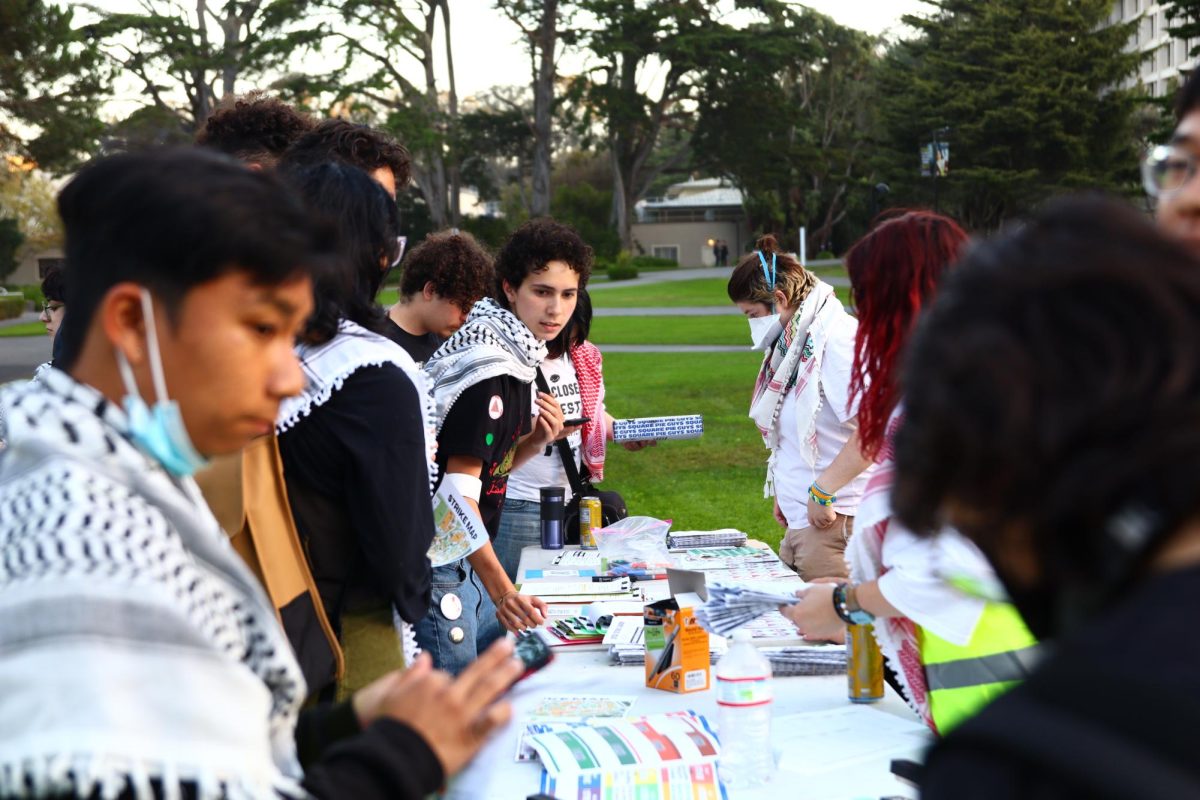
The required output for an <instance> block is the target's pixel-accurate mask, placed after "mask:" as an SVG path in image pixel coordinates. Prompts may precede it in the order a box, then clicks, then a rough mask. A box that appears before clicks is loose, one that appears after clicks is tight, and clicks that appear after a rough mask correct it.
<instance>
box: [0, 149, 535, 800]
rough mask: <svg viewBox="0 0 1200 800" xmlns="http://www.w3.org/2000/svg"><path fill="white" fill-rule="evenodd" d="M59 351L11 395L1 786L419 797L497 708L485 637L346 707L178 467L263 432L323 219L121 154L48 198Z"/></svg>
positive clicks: (164, 160) (1, 636) (273, 410)
mask: <svg viewBox="0 0 1200 800" xmlns="http://www.w3.org/2000/svg"><path fill="white" fill-rule="evenodd" d="M59 211H60V213H61V216H62V219H63V223H64V228H65V231H66V248H65V250H66V263H67V286H68V289H67V291H68V300H69V303H70V306H71V322H70V323H69V324H68V325H67V326H66V327H65V329H64V333H65V334H66V339H65V342H64V351H63V362H62V364H61V365H58V366H56V367H55V368H52V369H51V370H50V371H49V374H48V375H47V376H46V378H45V380H44V381H42V382H41V383H40V384H35V383H29V384H25V385H23V386H13V387H9V388H6V389H5V390H3V391H2V392H0V406H3V408H4V409H5V411H6V412H7V417H8V420H9V426H10V429H9V430H10V442H9V449H8V450H7V451H6V452H5V454H4V457H3V458H2V459H0V685H3V686H4V687H6V688H5V691H3V692H0V730H2V731H3V732H4V735H3V739H2V741H0V795H4V796H22V797H55V798H59V797H71V798H83V797H98V796H103V797H114V798H137V800H143V799H146V798H156V797H243V798H254V799H255V800H258V799H259V798H261V799H262V800H267V799H268V798H277V797H281V796H284V797H303V796H315V797H318V798H330V797H355V798H384V797H386V798H393V799H394V798H412V799H414V800H415V798H421V797H425V796H426V795H428V794H429V793H430V792H432V791H434V790H435V789H437V788H438V787H439V786H440V785H442V783H443V782H444V780H445V777H446V776H447V775H450V774H452V773H454V772H456V771H457V770H458V769H460V768H461V767H462V766H463V765H464V764H465V762H466V761H467V760H468V759H469V758H470V757H471V755H472V754H473V753H474V752H475V751H476V750H477V749H478V748H479V747H480V746H481V745H482V742H483V739H484V738H485V737H486V736H487V734H488V733H489V732H490V731H491V730H493V729H495V728H496V727H497V726H498V725H500V724H502V723H503V722H504V721H505V720H506V719H507V717H508V715H509V713H510V712H509V709H508V707H507V705H506V704H504V703H500V704H498V705H492V704H493V702H494V700H495V699H496V698H497V696H498V695H499V693H501V692H502V691H504V690H505V689H506V688H507V687H508V686H509V685H510V684H511V682H512V681H513V680H514V679H515V678H516V677H517V676H518V675H519V674H520V671H521V666H520V663H519V662H517V661H516V660H515V659H513V658H511V657H510V656H511V652H512V651H511V647H510V646H508V645H507V644H505V643H499V644H498V645H497V647H496V648H495V649H494V650H493V651H490V652H489V653H488V654H486V655H485V656H483V657H481V658H480V661H479V663H478V667H477V668H476V669H473V670H471V671H468V672H466V673H464V674H463V675H462V676H461V677H460V679H459V680H458V681H454V682H452V681H451V680H450V679H449V678H448V676H446V675H444V674H442V673H436V672H434V671H432V670H431V669H430V666H429V663H428V659H419V660H418V661H417V663H416V664H415V665H414V666H413V667H412V668H410V669H409V670H408V671H406V672H404V673H400V672H393V673H390V674H389V675H387V676H385V677H384V678H382V679H380V680H379V681H377V682H375V683H374V684H372V685H370V686H368V687H367V688H365V689H364V690H363V691H361V692H359V693H357V694H356V695H355V696H354V697H353V698H352V700H351V701H349V702H347V703H344V704H342V705H339V706H326V707H319V708H317V709H313V710H312V711H309V712H304V713H301V711H300V708H301V704H302V703H303V702H304V699H305V695H306V687H305V682H304V678H303V676H302V674H301V672H300V669H299V666H298V665H297V663H296V660H295V658H294V656H293V654H292V652H291V649H290V647H289V646H288V642H287V639H286V637H285V635H284V632H283V629H282V628H281V626H280V624H279V622H278V621H277V620H276V618H275V609H274V608H273V607H272V605H271V603H270V600H269V599H268V597H267V596H266V594H265V593H264V591H263V589H262V587H261V586H260V585H258V584H257V582H256V581H255V579H254V577H253V575H252V574H251V572H250V571H249V569H248V568H247V567H246V565H245V564H244V563H243V562H242V561H241V560H240V559H239V558H238V556H237V554H236V553H235V552H234V551H233V549H232V547H231V546H230V544H229V541H228V538H227V537H226V535H225V533H224V532H223V531H222V530H221V529H220V527H219V526H218V524H217V522H216V519H215V518H214V517H213V515H212V513H211V512H210V511H209V509H208V507H207V506H206V505H205V504H204V502H203V500H202V498H201V496H200V494H199V490H198V489H197V487H196V483H195V481H194V480H193V479H192V477H191V476H192V474H193V473H194V472H195V470H196V469H197V468H199V467H200V466H201V465H202V464H204V463H205V462H206V460H207V459H208V458H209V457H211V456H215V455H220V454H224V453H232V452H236V451H238V450H239V449H240V448H242V447H244V446H245V445H246V444H247V443H248V442H249V441H250V440H251V439H252V438H254V437H256V436H260V435H262V434H264V433H267V432H268V431H270V430H271V428H272V427H273V425H274V420H275V417H276V414H277V412H278V409H279V405H280V402H281V401H282V400H283V399H284V398H287V397H289V396H291V395H294V394H296V393H298V392H299V391H300V390H301V388H302V387H303V385H304V384H303V381H304V377H303V373H302V372H301V370H300V366H299V364H298V362H297V360H296V355H295V353H294V351H293V342H294V340H295V337H296V335H297V333H298V332H299V330H300V329H301V327H302V326H303V324H304V321H305V319H306V317H307V316H308V314H309V311H310V310H311V309H312V279H311V275H312V274H313V273H314V272H315V271H317V267H318V265H319V264H321V263H322V262H324V260H325V259H326V258H328V257H329V256H330V255H331V252H330V246H329V241H328V238H327V236H325V235H324V234H323V233H322V230H323V229H322V228H321V226H319V225H317V224H315V223H314V220H313V219H311V218H310V217H309V216H308V215H307V214H306V213H305V211H304V210H303V209H302V208H301V207H300V206H299V204H298V202H297V201H296V199H295V198H294V197H293V196H292V194H291V193H290V192H289V191H287V190H286V189H285V188H284V187H283V186H282V185H281V184H280V183H279V182H278V181H277V180H276V179H274V178H272V177H271V176H269V175H266V174H263V173H260V172H253V171H250V170H247V169H245V168H243V167H242V166H240V165H239V164H237V163H236V162H233V161H231V160H228V159H226V158H225V157H223V156H218V155H214V154H209V153H203V152H199V151H165V152H158V153H148V154H126V155H120V156H114V157H112V158H108V159H104V160H101V161H98V162H94V163H92V164H90V165H88V166H86V167H85V168H84V169H83V170H81V171H80V172H79V173H78V174H77V175H76V177H75V178H74V179H73V180H72V181H71V183H70V184H68V185H67V187H66V188H65V189H64V190H63V192H62V194H61V195H60V197H59Z"/></svg>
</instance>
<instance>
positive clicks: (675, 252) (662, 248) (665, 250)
mask: <svg viewBox="0 0 1200 800" xmlns="http://www.w3.org/2000/svg"><path fill="white" fill-rule="evenodd" d="M650 255H652V256H654V257H655V258H669V259H671V260H672V261H674V262H675V263H676V264H678V263H679V245H677V244H656V245H652V246H651V247H650Z"/></svg>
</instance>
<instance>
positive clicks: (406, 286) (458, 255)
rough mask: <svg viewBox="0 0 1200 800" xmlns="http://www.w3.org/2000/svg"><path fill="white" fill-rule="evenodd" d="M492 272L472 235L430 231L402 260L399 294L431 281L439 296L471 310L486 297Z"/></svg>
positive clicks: (486, 254)
mask: <svg viewBox="0 0 1200 800" xmlns="http://www.w3.org/2000/svg"><path fill="white" fill-rule="evenodd" d="M495 274H496V273H495V269H494V267H493V266H492V256H491V254H490V253H489V252H488V251H487V250H486V249H485V248H484V247H483V245H481V244H480V243H479V242H478V241H476V239H475V237H474V236H472V235H471V234H469V233H466V232H464V231H441V232H439V233H431V234H430V235H429V236H427V237H425V240H424V241H423V242H421V243H420V244H419V245H417V247H416V248H415V249H413V251H412V252H411V253H409V254H408V257H407V258H405V259H404V272H403V273H402V274H401V276H400V296H401V297H402V298H408V297H412V296H413V295H414V294H416V293H417V292H420V291H421V290H422V289H424V288H425V284H427V283H432V284H433V291H434V292H436V293H437V295H438V297H440V298H442V299H443V300H449V301H450V302H452V303H454V305H456V306H458V307H459V308H461V309H462V310H463V311H470V310H471V306H473V305H475V303H476V301H478V300H481V299H482V298H484V297H486V296H487V293H488V291H490V290H491V288H492V284H493V283H494V282H495Z"/></svg>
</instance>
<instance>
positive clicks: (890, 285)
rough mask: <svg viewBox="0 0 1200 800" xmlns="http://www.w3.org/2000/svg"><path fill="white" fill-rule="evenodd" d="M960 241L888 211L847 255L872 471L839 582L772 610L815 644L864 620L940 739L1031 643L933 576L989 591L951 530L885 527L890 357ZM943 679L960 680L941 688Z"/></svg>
mask: <svg viewBox="0 0 1200 800" xmlns="http://www.w3.org/2000/svg"><path fill="white" fill-rule="evenodd" d="M966 242H967V235H966V233H965V232H963V230H962V228H960V227H959V226H958V223H956V222H955V221H954V220H952V219H950V218H949V217H944V216H942V215H940V214H934V213H931V212H928V211H904V210H899V211H897V212H894V213H892V214H891V215H889V217H888V218H886V219H884V220H882V221H881V222H879V223H878V224H877V225H876V227H875V228H874V229H873V230H872V231H871V232H870V233H868V234H867V235H866V236H864V237H863V238H862V239H860V240H859V241H858V242H856V243H855V245H854V246H853V247H851V248H850V250H849V251H848V252H847V253H846V270H847V272H849V274H850V282H851V286H852V293H853V298H854V306H855V308H856V309H857V311H858V334H857V338H856V340H855V353H854V366H853V368H852V369H851V392H852V393H853V394H854V395H855V396H856V397H857V398H858V422H859V439H860V442H861V447H862V451H863V453H864V454H866V455H868V456H871V457H873V458H875V459H876V461H877V462H878V464H879V466H878V468H877V469H876V470H875V472H874V474H873V475H872V476H871V479H870V480H869V481H868V482H867V487H866V489H865V490H864V492H863V499H862V502H861V503H860V504H859V507H858V517H857V519H856V521H857V523H858V524H857V526H856V527H857V529H856V530H855V533H854V536H853V537H852V538H851V539H850V543H849V545H848V546H847V548H846V560H847V562H848V564H849V566H850V575H849V582H836V584H835V583H820V584H818V585H814V586H812V587H810V588H809V589H806V590H803V592H802V598H803V599H802V600H801V601H800V603H798V604H796V605H795V606H790V607H788V608H785V609H783V613H784V616H786V617H788V618H789V619H790V620H792V622H794V623H795V624H796V626H797V627H798V628H799V629H800V630H801V631H803V632H804V633H805V634H806V635H807V636H810V637H812V638H816V639H827V638H829V637H830V635H832V633H833V632H836V631H840V630H841V629H842V628H843V627H844V626H845V625H846V624H847V618H849V619H850V620H852V621H854V622H855V623H856V624H858V623H863V622H870V623H873V624H874V632H875V638H876V639H877V640H878V641H879V645H880V649H881V650H882V651H883V654H884V656H885V657H886V658H887V662H888V665H889V667H891V669H892V672H893V673H894V674H895V675H896V676H897V680H898V681H899V685H900V688H901V689H902V690H903V695H904V697H905V699H907V700H908V702H909V705H911V706H912V708H913V710H914V711H916V712H917V714H919V715H920V717H921V719H922V720H923V721H924V722H925V723H926V724H927V725H929V727H930V728H932V729H933V730H934V731H935V732H938V733H942V734H945V733H947V732H948V731H950V730H951V729H952V728H953V727H954V726H956V725H958V724H959V723H961V722H962V721H963V720H964V719H967V718H968V717H970V716H971V715H972V714H974V713H976V712H977V711H978V710H979V709H980V708H981V707H983V706H984V705H985V704H987V703H988V702H989V701H991V700H992V699H994V698H995V697H998V696H999V695H1000V694H1002V693H1003V692H1004V691H1005V690H1007V689H1008V688H1009V687H1011V686H1012V685H1013V683H1014V682H1015V681H1017V680H1020V679H1022V678H1024V677H1025V675H1026V674H1027V669H1028V668H1027V664H1028V663H1029V662H1030V661H1031V660H1032V656H1033V651H1032V650H1031V649H1030V648H1031V647H1032V646H1033V645H1034V641H1033V638H1032V636H1030V634H1029V631H1028V630H1027V629H1026V627H1025V624H1024V623H1023V622H1022V621H1021V618H1020V616H1019V615H1018V614H1017V613H1016V612H1015V611H1014V610H1013V608H1012V606H1011V605H1008V604H999V603H987V602H985V601H983V600H981V599H979V598H977V597H973V596H970V595H967V594H964V593H963V592H962V591H960V590H959V589H958V588H956V587H955V586H954V585H953V584H952V583H950V582H948V581H946V580H945V578H944V576H942V575H940V574H939V573H938V570H945V569H947V567H948V566H950V565H952V566H953V569H954V571H955V573H956V574H957V575H959V576H970V577H971V578H972V580H974V581H989V582H994V579H995V578H994V574H993V573H992V571H991V568H990V567H989V566H988V563H987V560H986V559H985V558H984V557H983V554H982V553H980V552H979V549H978V548H976V547H975V546H974V545H972V544H971V543H970V542H968V541H966V540H965V539H963V538H962V536H960V535H958V534H957V533H955V532H953V531H946V532H945V533H943V535H942V536H940V537H938V538H937V539H920V538H917V537H915V536H913V534H912V533H911V532H910V531H908V530H907V529H906V528H905V527H904V526H903V525H901V524H900V523H899V522H897V521H896V520H895V519H893V518H892V510H891V504H890V502H889V497H888V496H889V493H890V490H891V485H892V479H893V476H894V474H895V473H894V465H893V463H892V460H891V450H892V441H893V439H894V436H895V431H896V429H897V428H898V427H899V426H900V424H901V422H902V420H903V413H902V412H901V411H900V408H899V405H900V380H899V370H900V363H901V359H902V357H903V354H904V350H905V347H906V346H907V344H908V339H909V336H910V334H911V332H912V330H913V327H914V326H915V325H916V322H917V319H918V317H919V316H920V314H921V311H922V309H923V308H925V307H926V306H927V305H928V304H929V303H931V302H932V301H933V299H934V297H935V295H936V293H937V290H938V286H939V285H940V284H941V282H942V279H943V278H944V276H946V275H947V274H948V272H949V270H950V268H951V266H952V265H953V264H954V262H955V260H956V259H957V258H958V254H959V252H960V251H961V249H962V248H963V247H964V246H965V244H966ZM1010 654H1011V655H1012V658H1011V659H1008V660H1005V659H1006V656H1008V655H1010ZM984 663H988V664H990V665H991V666H990V668H989V669H986V670H983V669H981V670H979V673H978V675H976V676H974V677H972V678H971V679H970V680H962V678H961V676H962V675H964V674H967V673H968V671H969V667H970V666H971V665H981V664H984ZM952 673H955V674H957V675H959V676H960V677H959V679H958V680H956V681H948V680H946V677H945V676H946V675H949V674H952ZM951 683H952V684H953V685H952V686H951V685H950V684H951Z"/></svg>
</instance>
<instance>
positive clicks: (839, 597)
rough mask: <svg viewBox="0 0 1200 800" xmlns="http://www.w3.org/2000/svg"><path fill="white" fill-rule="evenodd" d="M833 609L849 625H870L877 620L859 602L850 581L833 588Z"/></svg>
mask: <svg viewBox="0 0 1200 800" xmlns="http://www.w3.org/2000/svg"><path fill="white" fill-rule="evenodd" d="M833 610H834V611H835V612H837V615H838V617H839V618H840V619H841V620H842V622H844V623H846V624H847V625H870V624H871V623H872V622H874V621H875V615H874V614H872V613H870V612H869V611H864V610H863V607H862V606H860V605H859V604H858V598H856V597H855V596H854V593H853V592H852V591H851V586H850V584H848V583H839V584H838V585H837V587H836V588H835V589H834V590H833Z"/></svg>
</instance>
